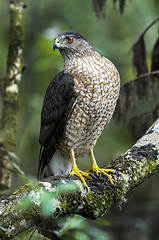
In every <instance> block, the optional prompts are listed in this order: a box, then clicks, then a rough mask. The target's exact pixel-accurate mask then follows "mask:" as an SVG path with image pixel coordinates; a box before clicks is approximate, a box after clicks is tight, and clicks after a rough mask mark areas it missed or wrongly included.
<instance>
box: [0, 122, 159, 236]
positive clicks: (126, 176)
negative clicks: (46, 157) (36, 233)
mask: <svg viewBox="0 0 159 240" xmlns="http://www.w3.org/2000/svg"><path fill="white" fill-rule="evenodd" d="M110 168H113V169H115V170H116V174H112V179H113V182H114V186H112V185H111V184H110V183H109V180H108V179H107V177H105V176H101V177H100V178H99V177H96V176H95V175H94V177H93V176H91V177H90V178H87V179H86V182H87V185H88V189H85V188H84V187H83V184H82V182H81V181H80V180H79V179H78V178H77V177H71V179H69V178H68V176H61V177H54V178H48V179H45V180H41V181H37V182H33V183H32V184H26V185H24V186H23V187H22V188H20V189H18V190H17V191H16V192H15V193H13V194H12V195H10V196H9V197H8V198H6V199H3V200H2V201H1V202H0V223H1V224H0V237H1V239H11V238H13V237H14V236H16V235H17V234H19V233H21V232H23V231H25V230H27V229H29V228H30V227H32V226H36V227H41V228H43V229H45V228H47V230H49V229H52V228H53V227H54V226H53V225H52V223H53V222H54V220H57V219H58V218H59V217H61V216H67V215H70V214H79V215H82V216H84V217H86V218H90V219H96V218H99V217H101V216H102V215H103V214H104V213H105V212H106V210H107V209H108V208H109V207H110V206H111V205H112V203H113V202H114V201H117V200H120V201H121V202H122V199H124V196H125V194H126V193H127V192H128V191H129V190H131V189H132V188H135V187H137V186H138V185H139V184H141V183H142V182H144V181H145V180H146V179H147V178H149V177H150V176H151V175H152V174H154V173H155V172H157V171H158V169H159V119H158V120H157V121H156V122H155V123H154V124H153V126H152V127H151V128H150V129H149V130H148V131H147V132H146V133H145V135H144V136H143V137H142V138H141V139H139V140H138V141H137V142H136V144H135V145H134V146H133V147H132V148H131V149H129V150H128V151H127V152H126V153H125V154H124V155H123V156H120V157H118V158H117V159H116V160H114V161H112V163H111V164H110Z"/></svg>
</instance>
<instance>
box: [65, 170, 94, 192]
mask: <svg viewBox="0 0 159 240" xmlns="http://www.w3.org/2000/svg"><path fill="white" fill-rule="evenodd" d="M69 175H70V176H74V175H76V176H78V177H79V178H80V179H81V181H82V182H83V185H84V187H86V186H87V184H86V181H85V179H84V177H83V176H85V177H87V178H89V177H90V176H89V174H88V173H87V172H83V171H81V170H80V169H79V168H78V167H75V168H73V169H72V171H71V172H70V174H69Z"/></svg>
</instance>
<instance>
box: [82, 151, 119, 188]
mask: <svg viewBox="0 0 159 240" xmlns="http://www.w3.org/2000/svg"><path fill="white" fill-rule="evenodd" d="M89 155H90V157H91V163H92V166H91V169H90V170H88V171H86V173H90V172H95V173H96V175H97V176H99V174H101V173H102V174H103V175H105V176H107V177H108V179H109V181H110V183H111V184H112V185H113V184H114V183H113V180H112V179H111V176H110V175H109V174H108V173H109V172H110V173H115V170H113V169H109V168H99V167H98V165H97V163H96V160H95V157H94V154H93V149H90V150H89Z"/></svg>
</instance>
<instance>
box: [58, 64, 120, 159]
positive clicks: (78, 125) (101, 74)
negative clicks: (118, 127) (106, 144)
mask: <svg viewBox="0 0 159 240" xmlns="http://www.w3.org/2000/svg"><path fill="white" fill-rule="evenodd" d="M102 64H103V63H102V62H100V66H99V65H97V64H94V65H92V63H91V64H89V62H87V64H86V65H85V66H84V65H82V66H80V64H78V66H77V67H76V68H75V67H74V68H72V69H71V71H70V73H71V74H72V75H73V76H74V91H75V93H76V94H77V96H78V97H77V100H76V103H75V106H74V108H73V110H72V112H71V114H70V116H69V118H68V121H67V124H66V128H65V132H64V137H63V140H62V141H61V148H62V149H63V151H67V149H69V148H74V149H75V152H76V154H77V155H80V154H81V153H82V152H85V151H86V150H87V149H90V148H92V147H93V146H94V145H95V143H96V140H97V139H98V137H99V136H100V135H101V133H102V131H103V129H104V127H105V126H106V125H107V124H108V123H109V121H110V119H111V116H112V114H113V111H114V108H115V104H116V100H117V97H118V93H119V80H118V76H116V77H114V74H116V72H115V71H114V72H113V74H111V71H110V70H109V69H108V67H107V65H104V64H103V66H102ZM108 70H109V71H108Z"/></svg>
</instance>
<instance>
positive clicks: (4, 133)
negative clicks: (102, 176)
mask: <svg viewBox="0 0 159 240" xmlns="http://www.w3.org/2000/svg"><path fill="white" fill-rule="evenodd" d="M22 10H23V1H22V0H10V33H9V50H8V58H7V73H6V77H5V78H3V79H0V90H1V93H2V106H1V108H2V109H1V118H0V191H1V196H4V195H6V194H8V192H9V191H10V187H11V180H12V163H11V162H12V158H13V157H16V156H15V143H16V130H17V116H18V114H17V113H18V84H19V82H20V80H21V73H22V70H23V58H22V54H23V39H24V30H23V21H22Z"/></svg>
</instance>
